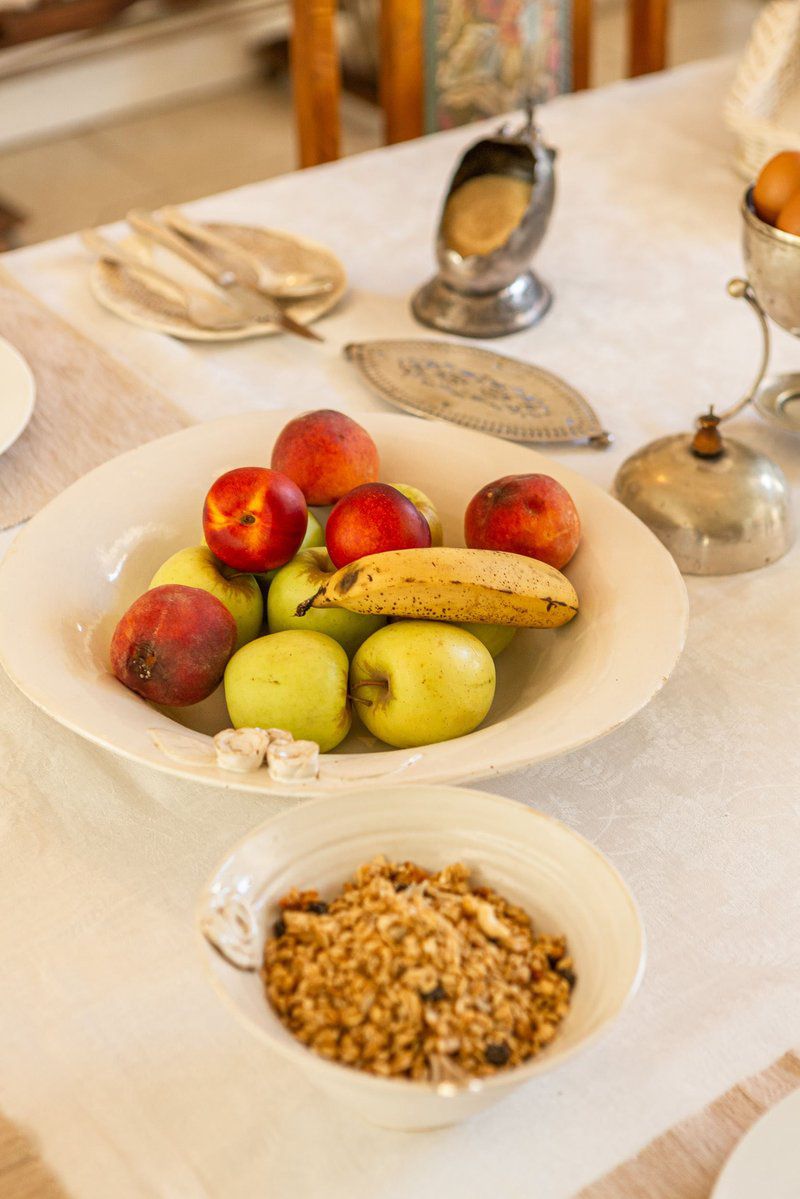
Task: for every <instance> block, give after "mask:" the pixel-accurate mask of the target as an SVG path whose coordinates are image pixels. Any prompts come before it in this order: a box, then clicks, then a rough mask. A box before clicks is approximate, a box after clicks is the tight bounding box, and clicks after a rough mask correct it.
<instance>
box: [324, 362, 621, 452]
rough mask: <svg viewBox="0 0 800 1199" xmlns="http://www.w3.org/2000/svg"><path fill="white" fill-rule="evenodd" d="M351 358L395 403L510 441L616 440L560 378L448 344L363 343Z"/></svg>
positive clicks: (602, 445) (598, 443)
mask: <svg viewBox="0 0 800 1199" xmlns="http://www.w3.org/2000/svg"><path fill="white" fill-rule="evenodd" d="M344 353H345V356H346V357H347V358H348V359H349V360H350V361H351V362H352V363H354V364H355V366H357V367H358V369H359V370H360V371H361V373H362V374H363V375H364V377H365V378H366V379H367V381H368V382H369V383H370V384H371V386H372V387H374V388H375V390H376V391H377V392H379V394H380V395H381V396H382V397H383V399H384V400H387V401H388V402H389V403H390V404H394V405H395V406H396V407H398V408H402V409H404V410H405V411H406V412H413V413H414V414H415V415H417V416H427V417H432V418H434V419H439V420H447V421H452V422H453V423H454V424H456V425H464V426H465V427H466V428H468V429H477V430H479V431H480V432H481V433H492V434H494V436H495V437H504V438H506V439H507V440H508V441H532V442H538V443H539V444H547V443H549V444H558V443H559V442H570V443H574V442H584V443H586V444H588V445H593V446H597V447H600V448H605V447H606V446H607V445H609V444H610V443H611V441H612V437H611V435H610V434H609V433H608V432H606V431H605V430H604V429H603V427H602V425H601V424H600V421H599V420H598V419H597V416H596V414H595V413H594V412H593V410H592V408H591V407H590V406H589V404H588V403H587V402H586V400H585V399H584V398H583V396H582V395H581V394H580V392H578V391H576V390H575V388H574V387H570V385H569V384H568V383H565V382H564V380H563V379H560V378H559V377H558V375H554V374H552V373H551V372H550V371H546V370H542V368H541V367H538V366H531V365H530V364H529V363H527V362H520V361H518V360H517V359H515V358H507V357H504V356H503V355H502V354H495V353H493V352H492V351H491V350H481V349H478V348H477V347H476V346H465V345H459V344H458V343H457V342H446V341H416V340H413V341H412V340H410V341H401V340H397V341H395V340H385V341H364V342H353V343H351V344H350V345H347V346H345V348H344Z"/></svg>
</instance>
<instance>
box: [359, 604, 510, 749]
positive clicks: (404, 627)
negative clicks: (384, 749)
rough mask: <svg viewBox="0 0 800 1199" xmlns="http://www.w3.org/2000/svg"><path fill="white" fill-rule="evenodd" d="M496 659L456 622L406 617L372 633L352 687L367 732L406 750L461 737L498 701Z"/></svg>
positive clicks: (360, 658)
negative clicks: (496, 694) (449, 622)
mask: <svg viewBox="0 0 800 1199" xmlns="http://www.w3.org/2000/svg"><path fill="white" fill-rule="evenodd" d="M494 689H495V669H494V660H493V658H492V655H491V654H490V653H489V651H488V649H487V648H486V646H485V645H484V644H483V643H482V642H481V641H479V640H478V638H477V637H473V636H472V634H471V633H467V632H465V631H464V629H459V628H457V627H456V626H455V625H450V624H445V623H444V622H440V621H426V620H403V621H399V622H398V623H397V624H388V625H386V627H385V628H383V629H379V630H378V632H377V633H373V634H372V636H371V637H369V638H368V639H367V640H366V641H365V642H364V644H363V645H362V646H361V648H360V649H359V650H358V652H357V653H356V656H355V657H354V658H353V662H352V665H351V667H350V694H351V696H352V698H353V700H354V702H355V703H356V704H357V705H358V714H359V716H360V717H361V719H362V721H363V722H364V724H365V725H366V726H367V728H368V729H369V731H370V732H371V733H373V734H374V736H376V737H378V738H379V739H380V740H381V741H385V742H387V744H389V745H395V746H397V747H398V748H399V749H407V748H411V747H412V746H416V745H431V744H433V742H435V741H448V740H449V739H450V738H451V737H463V736H464V734H465V733H471V732H472V730H473V729H475V728H477V727H478V725H479V724H480V723H481V721H482V720H483V719H484V717H485V716H486V714H487V712H488V711H489V708H490V707H491V706H492V700H493V699H494Z"/></svg>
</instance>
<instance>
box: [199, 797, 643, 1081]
mask: <svg viewBox="0 0 800 1199" xmlns="http://www.w3.org/2000/svg"><path fill="white" fill-rule="evenodd" d="M403 790H404V794H405V795H408V794H409V793H413V792H422V791H435V792H437V793H439V794H440V795H443V796H447V797H453V800H454V801H455V800H456V797H458V798H463V799H464V800H465V801H469V800H474V799H478V800H479V801H480V803H481V805H485V807H486V811H487V813H488V814H489V815H491V813H492V811H494V812H495V813H496V815H497V820H498V822H500V821H502V818H503V814H504V813H511V812H513V813H515V814H517V813H520V812H521V813H524V815H525V817H526V818H528V817H529V818H530V819H531V820H532V821H535V822H538V823H540V824H545V825H549V826H553V827H555V828H556V829H557V830H558V831H559V833H560V834H562V835H564V836H565V837H566V838H568V839H569V840H571V841H572V842H573V843H575V844H577V845H579V846H581V847H582V848H583V849H584V850H586V851H587V852H588V853H589V854H591V856H592V857H593V858H594V859H596V861H597V862H598V863H599V864H600V867H601V869H603V870H604V871H605V872H606V875H607V877H609V878H610V880H611V881H612V883H613V884H614V885H615V886H616V888H617V892H618V896H619V899H620V902H621V903H622V904H624V906H625V909H626V914H627V916H628V918H629V920H630V928H631V930H635V933H636V936H637V941H636V947H635V951H634V952H633V953H632V954H631V959H633V957H634V956H635V958H636V965H635V967H634V968H633V969H631V971H630V974H629V977H628V981H627V985H626V989H625V992H624V994H623V995H622V997H621V1000H620V1002H619V1004H618V1006H617V1007H616V1009H615V1010H614V1011H613V1012H612V1013H610V1014H609V1015H608V1016H607V1017H606V1018H605V1019H604V1020H603V1021H602V1022H601V1023H600V1024H598V1025H597V1027H596V1028H594V1029H593V1030H591V1031H590V1032H588V1033H586V1034H585V1035H584V1036H583V1037H581V1038H580V1039H579V1040H577V1041H576V1042H575V1043H574V1044H573V1045H571V1046H570V1047H568V1048H566V1049H561V1048H559V1038H558V1035H556V1037H554V1039H553V1041H552V1043H551V1045H550V1046H548V1047H547V1048H546V1049H545V1050H543V1051H542V1052H540V1053H539V1054H537V1055H536V1056H534V1057H533V1058H531V1059H529V1060H528V1061H527V1062H523V1063H522V1064H521V1065H519V1066H515V1067H514V1068H513V1069H512V1070H508V1071H503V1070H501V1071H498V1072H497V1073H495V1074H491V1075H488V1076H486V1077H484V1078H473V1079H470V1081H469V1082H468V1083H465V1084H454V1083H450V1082H446V1083H434V1082H430V1081H427V1080H419V1081H417V1080H410V1079H403V1078H385V1077H381V1076H380V1075H375V1074H370V1073H369V1072H368V1071H364V1070H356V1069H353V1068H351V1067H348V1066H346V1065H344V1064H343V1063H341V1062H332V1061H329V1060H327V1059H326V1058H324V1057H322V1056H321V1055H319V1054H315V1053H314V1052H313V1050H311V1049H309V1048H307V1047H306V1046H305V1045H303V1044H302V1042H301V1041H299V1040H297V1038H295V1037H294V1036H292V1034H291V1033H289V1034H288V1036H287V1038H285V1039H284V1038H281V1037H276V1036H274V1035H273V1034H272V1033H270V1032H269V1031H268V1030H267V1029H265V1028H264V1027H263V1026H262V1025H260V1024H257V1023H256V1022H255V1021H254V1020H252V1019H251V1018H250V1016H248V1015H246V1014H245V1013H244V1012H243V1011H242V1010H241V1007H240V1005H239V1003H238V1002H237V1001H236V999H235V998H234V997H233V996H232V995H231V994H230V992H229V990H228V988H227V987H226V986H225V984H224V983H223V982H222V981H221V979H220V978H219V977H218V976H217V974H216V973H215V971H214V969H213V966H212V962H214V960H215V959H217V958H218V957H219V958H221V960H222V961H224V962H225V965H226V966H227V967H229V968H230V969H231V970H234V971H236V970H237V968H236V967H235V966H233V965H232V964H231V963H230V962H229V961H228V960H227V959H226V958H225V956H224V954H221V953H220V951H219V950H218V949H216V948H215V947H214V946H213V945H212V944H211V943H210V942H209V940H208V939H207V937H206V936H205V935H204V933H203V931H202V927H201V926H202V922H203V919H204V917H205V916H206V915H207V914H208V911H209V901H210V899H211V896H212V894H213V890H214V886H215V883H216V881H217V879H218V878H219V877H220V876H221V875H222V874H223V872H224V871H225V869H226V867H228V866H229V865H230V864H231V863H232V862H233V860H234V859H235V858H236V857H237V855H239V854H240V853H241V852H242V851H244V850H245V849H246V847H247V846H248V845H249V843H250V842H252V841H256V840H258V839H260V838H261V837H262V836H263V835H264V834H266V833H267V832H268V831H269V830H270V829H274V828H275V826H276V825H279V824H280V823H288V822H291V821H292V820H293V819H294V818H295V815H296V809H295V808H290V809H289V810H287V811H284V812H279V813H278V814H277V815H274V816H271V817H270V818H269V819H268V820H266V821H264V822H263V823H261V824H260V825H258V826H256V828H253V829H251V830H250V831H249V832H248V833H245V835H244V836H243V837H240V838H239V840H238V841H236V843H235V844H234V845H233V846H232V848H231V849H229V850H228V852H227V853H226V854H225V855H224V857H222V858H221V859H220V860H219V861H218V862H217V865H216V866H215V868H214V869H213V871H212V872H211V874H210V875H209V876H208V878H207V880H206V883H205V885H204V886H203V888H202V890H201V893H200V897H199V899H198V900H197V902H196V904H195V910H194V933H195V945H196V947H197V949H198V952H199V954H200V957H201V961H202V967H203V971H204V974H205V976H206V979H207V980H208V981H209V983H210V985H211V987H212V988H213V990H214V992H215V993H216V994H217V996H218V997H219V998H220V999H221V1000H222V1002H223V1004H224V1005H225V1007H226V1008H227V1009H228V1010H229V1011H231V1012H232V1013H233V1014H234V1016H235V1018H236V1020H237V1021H238V1022H239V1023H240V1024H241V1025H242V1026H243V1027H245V1028H247V1029H248V1030H249V1031H250V1032H251V1033H253V1034H254V1035H255V1036H257V1037H258V1039H259V1041H261V1042H262V1043H264V1044H266V1045H268V1046H269V1047H270V1048H271V1049H273V1050H275V1051H276V1052H278V1053H280V1054H281V1056H282V1057H284V1058H286V1059H288V1060H290V1061H293V1062H295V1063H296V1064H298V1066H300V1067H301V1068H303V1067H308V1066H309V1063H311V1064H313V1068H314V1069H316V1068H317V1067H319V1069H320V1070H321V1071H323V1072H324V1073H325V1074H326V1075H327V1076H328V1077H329V1078H331V1079H341V1078H342V1074H343V1072H345V1074H346V1077H348V1078H349V1079H358V1080H360V1081H361V1082H363V1083H364V1084H365V1085H367V1086H369V1087H371V1088H372V1089H373V1091H375V1092H380V1093H383V1094H384V1095H399V1094H410V1093H417V1094H419V1093H427V1094H428V1095H435V1096H437V1097H438V1098H441V1099H443V1100H447V1099H450V1098H452V1097H453V1096H455V1095H457V1094H463V1093H465V1092H471V1093H473V1094H478V1093H483V1092H488V1093H490V1094H491V1093H492V1092H493V1091H496V1090H509V1089H511V1088H512V1087H516V1085H517V1084H522V1083H524V1082H526V1081H527V1080H529V1079H531V1078H533V1077H535V1076H536V1075H538V1074H545V1073H548V1072H549V1071H550V1070H552V1069H555V1068H556V1067H558V1066H561V1065H563V1064H564V1063H565V1062H567V1061H568V1060H570V1059H571V1058H572V1057H574V1056H575V1055H576V1054H577V1053H580V1052H583V1051H584V1050H585V1049H587V1048H588V1047H589V1046H590V1045H592V1044H594V1043H595V1042H596V1041H597V1040H598V1039H600V1038H601V1037H603V1036H604V1035H605V1034H606V1033H607V1032H608V1031H609V1030H610V1028H611V1026H612V1025H613V1024H614V1023H615V1022H616V1020H617V1019H618V1018H619V1017H620V1015H621V1014H622V1013H623V1012H624V1011H625V1010H626V1008H627V1007H628V1005H629V1004H630V1002H631V1000H632V999H633V998H634V996H635V995H636V993H637V992H638V990H639V987H640V985H641V982H642V978H643V977H644V972H645V967H646V964H647V936H646V932H645V927H644V922H643V920H642V915H641V912H640V911H639V906H638V904H637V902H636V899H635V898H634V896H633V894H632V892H631V891H630V889H629V887H628V885H627V883H626V882H625V880H624V878H623V877H622V875H621V874H620V872H619V871H618V870H617V868H616V866H614V865H613V863H612V862H611V861H610V860H609V858H607V857H606V855H605V854H604V853H602V852H601V850H600V849H598V848H597V846H596V845H593V844H592V842H591V841H589V840H588V839H587V838H586V837H584V836H582V835H581V834H580V833H578V832H576V831H575V830H574V829H572V828H570V826H569V825H568V824H565V823H564V821H563V820H559V819H558V818H557V817H555V816H550V815H548V814H547V813H546V812H541V811H539V810H538V809H536V808H531V807H528V806H527V805H525V804H521V803H520V802H519V801H518V800H515V799H508V798H506V797H505V796H502V795H495V794H493V793H491V792H486V791H476V790H473V789H470V788H465V787H454V786H448V785H446V784H439V783H421V784H409V785H408V786H407V787H405V788H404V789H403ZM356 797H357V798H358V800H359V802H360V803H363V802H364V797H363V795H362V794H360V793H359V792H356V791H352V792H349V793H343V794H341V795H337V796H336V797H335V799H333V800H331V799H329V798H326V797H321V798H315V799H313V800H310V801H309V802H308V803H307V804H304V805H303V808H302V812H303V816H304V817H305V818H306V819H307V820H308V822H309V825H313V818H314V810H315V809H316V808H319V809H320V811H322V810H323V809H324V810H325V811H326V813H328V812H329V811H330V808H331V806H335V805H336V804H337V803H339V802H341V803H342V804H344V803H346V802H347V801H348V800H349V799H351V798H356ZM379 799H380V796H379V795H377V796H376V797H375V800H376V802H377V801H378V800H379ZM486 823H487V826H488V825H490V824H492V822H491V820H490V819H489V818H488V817H487V822H486ZM493 827H494V826H493ZM445 837H446V834H445V833H442V834H441V838H442V839H444V838H445ZM378 839H379V835H378V834H375V840H376V841H377V840H378ZM378 852H381V851H380V848H379V847H376V848H375V849H374V850H373V851H372V856H374V854H375V853H378ZM369 857H370V853H369V851H368V850H365V851H364V856H363V858H362V860H363V861H368V860H369ZM353 869H355V866H354V867H353ZM492 885H493V886H494V887H495V888H496V889H497V890H499V891H500V892H502V886H503V884H502V881H498V880H493V882H492ZM618 914H619V913H618ZM576 967H577V970H578V976H579V978H580V963H579V962H576ZM264 1004H265V1006H266V1007H267V1008H269V1004H268V1001H267V999H266V996H264ZM275 1019H276V1021H277V1017H275Z"/></svg>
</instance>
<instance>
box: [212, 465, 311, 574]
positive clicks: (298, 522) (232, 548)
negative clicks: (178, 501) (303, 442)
mask: <svg viewBox="0 0 800 1199" xmlns="http://www.w3.org/2000/svg"><path fill="white" fill-rule="evenodd" d="M307 525H308V508H307V507H306V502H305V500H304V499H303V493H302V491H301V490H300V488H299V487H298V486H297V484H296V483H293V482H292V480H291V479H290V478H288V477H287V476H286V475H284V474H281V473H280V471H277V470H268V469H267V468H266V467H265V466H240V467H238V469H236V470H229V471H228V472H227V473H226V474H224V475H220V477H219V478H218V479H217V481H216V482H215V483H214V484H213V486H212V488H211V490H210V491H209V493H208V495H207V496H206V502H205V504H204V506H203V532H204V533H205V538H206V544H207V545H208V548H209V549H210V550H211V552H212V554H216V556H217V557H218V558H219V560H220V562H224V563H225V565H226V566H232V567H233V568H234V569H235V570H244V571H248V572H261V571H265V570H274V569H275V568H276V567H278V566H283V565H284V564H285V563H286V562H288V561H289V559H290V558H293V557H294V556H295V554H296V553H297V551H298V550H299V549H300V543H301V542H302V540H303V538H304V537H305V535H306V527H307Z"/></svg>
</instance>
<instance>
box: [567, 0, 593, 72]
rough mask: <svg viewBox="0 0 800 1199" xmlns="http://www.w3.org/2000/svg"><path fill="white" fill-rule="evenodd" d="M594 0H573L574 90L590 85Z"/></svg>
mask: <svg viewBox="0 0 800 1199" xmlns="http://www.w3.org/2000/svg"><path fill="white" fill-rule="evenodd" d="M591 33H592V0H572V90H573V91H574V92H580V91H583V90H584V89H585V88H587V87H588V86H589V79H590V75H591V59H592V36H591Z"/></svg>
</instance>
